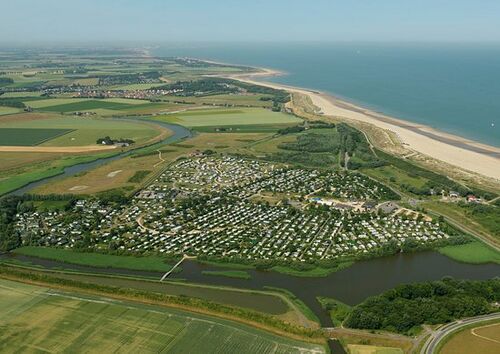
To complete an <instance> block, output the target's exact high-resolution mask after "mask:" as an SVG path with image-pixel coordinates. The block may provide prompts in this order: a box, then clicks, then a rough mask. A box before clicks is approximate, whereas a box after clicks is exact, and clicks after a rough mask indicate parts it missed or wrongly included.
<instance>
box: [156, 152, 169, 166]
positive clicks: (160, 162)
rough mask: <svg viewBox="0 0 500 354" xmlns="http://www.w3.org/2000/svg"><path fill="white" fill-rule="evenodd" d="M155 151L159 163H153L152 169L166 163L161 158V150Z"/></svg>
mask: <svg viewBox="0 0 500 354" xmlns="http://www.w3.org/2000/svg"><path fill="white" fill-rule="evenodd" d="M156 151H158V158H159V159H160V161H158V162H157V163H155V164H154V166H153V168H155V167H156V166H158V165H160V164H162V163H163V162H165V161H166V160H165V159H164V158H163V157H161V150H156Z"/></svg>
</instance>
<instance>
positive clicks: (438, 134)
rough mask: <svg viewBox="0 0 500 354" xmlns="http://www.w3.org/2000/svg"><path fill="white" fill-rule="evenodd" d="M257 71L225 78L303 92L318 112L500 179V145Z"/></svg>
mask: <svg viewBox="0 0 500 354" xmlns="http://www.w3.org/2000/svg"><path fill="white" fill-rule="evenodd" d="M256 70H257V71H255V72H251V73H244V74H233V75H228V77H229V78H231V79H235V80H239V81H243V82H247V83H252V84H256V85H262V86H267V87H271V88H275V89H282V90H286V91H288V92H291V93H300V94H304V95H307V96H308V97H309V98H310V99H311V102H312V103H313V105H314V106H316V107H318V109H319V110H320V111H319V113H320V114H322V115H324V116H332V117H335V118H340V119H342V118H344V119H347V120H355V121H359V122H363V123H368V124H372V125H374V126H376V127H378V128H381V129H383V130H386V131H390V132H392V133H393V134H394V135H396V136H397V137H398V139H399V140H400V142H401V144H402V145H403V146H404V147H405V149H408V150H412V151H415V152H417V153H420V154H423V155H426V156H429V157H431V158H433V159H436V160H440V161H443V162H445V163H447V164H450V165H453V166H456V167H458V168H459V169H462V170H466V171H470V172H473V173H477V174H480V175H482V176H486V177H489V178H493V179H495V180H497V182H499V181H500V148H497V147H494V146H490V145H487V144H482V143H479V142H476V141H473V140H470V139H466V138H463V137H460V136H456V135H453V134H450V133H446V132H443V131H440V130H437V129H434V128H432V127H430V126H427V125H424V124H419V123H414V122H411V121H406V120H403V119H399V118H394V117H391V116H388V115H385V114H382V113H379V112H375V111H373V110H370V109H368V108H363V107H361V106H359V105H357V104H354V103H351V102H348V101H346V100H344V99H340V98H338V97H335V96H333V95H331V94H329V93H325V92H321V91H319V90H314V89H307V88H300V87H294V86H289V85H284V84H278V83H273V82H269V81H265V79H266V78H269V77H274V76H281V75H284V74H285V73H283V72H280V71H277V70H273V69H268V68H256Z"/></svg>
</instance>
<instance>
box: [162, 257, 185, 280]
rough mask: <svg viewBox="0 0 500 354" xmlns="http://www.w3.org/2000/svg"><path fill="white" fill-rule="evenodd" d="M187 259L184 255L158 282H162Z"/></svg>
mask: <svg viewBox="0 0 500 354" xmlns="http://www.w3.org/2000/svg"><path fill="white" fill-rule="evenodd" d="M186 258H187V256H186V255H184V256H183V257H182V258H181V260H180V261H179V262H177V263H176V264H175V265H174V266H173V267H172V269H170V270H169V271H168V272H166V273H165V274H163V276H162V277H161V279H160V281H164V280H165V279H166V278H167V277H168V276H169V275H170V274H171V273H172V272H173V271H174V270H175V268H177V267H178V266H179V265H180V264H181V263H182V262H183V261H184V260H185V259H186Z"/></svg>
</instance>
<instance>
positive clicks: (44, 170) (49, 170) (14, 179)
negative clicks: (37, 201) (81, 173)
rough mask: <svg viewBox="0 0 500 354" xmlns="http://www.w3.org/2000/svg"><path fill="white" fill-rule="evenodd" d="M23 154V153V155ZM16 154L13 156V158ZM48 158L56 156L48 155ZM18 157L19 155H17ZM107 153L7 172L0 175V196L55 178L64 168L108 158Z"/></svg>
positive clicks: (47, 162)
mask: <svg viewBox="0 0 500 354" xmlns="http://www.w3.org/2000/svg"><path fill="white" fill-rule="evenodd" d="M23 154H24V153H23ZM15 155H16V154H14V156H15ZM49 155H50V156H57V155H55V154H49ZM0 156H1V154H0ZM17 156H20V154H17ZM108 156H110V154H109V153H102V154H94V155H89V156H85V155H77V156H65V157H59V158H58V159H56V160H51V161H45V162H42V161H39V162H38V163H36V164H35V165H33V166H30V165H27V166H23V167H19V168H16V169H13V170H8V171H4V172H1V173H0V195H2V194H5V193H7V192H10V191H12V190H15V189H17V188H20V187H22V186H24V185H26V184H28V183H30V182H33V181H38V180H41V179H44V178H47V177H52V176H56V175H58V174H60V173H62V172H63V171H64V168H65V167H68V166H72V165H75V164H79V163H84V162H90V161H94V160H96V159H98V158H103V157H108Z"/></svg>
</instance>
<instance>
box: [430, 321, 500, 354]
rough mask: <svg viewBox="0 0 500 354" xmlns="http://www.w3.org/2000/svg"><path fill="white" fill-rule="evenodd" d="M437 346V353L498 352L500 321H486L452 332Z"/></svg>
mask: <svg viewBox="0 0 500 354" xmlns="http://www.w3.org/2000/svg"><path fill="white" fill-rule="evenodd" d="M445 341H446V342H445V343H444V345H443V346H441V347H440V348H439V351H438V353H439V354H469V353H485V354H486V353H498V352H499V351H500V322H498V321H496V322H493V323H490V322H487V323H482V324H479V325H478V326H475V327H467V328H465V329H463V330H461V331H458V332H455V333H452V334H451V335H450V337H449V338H447V339H445Z"/></svg>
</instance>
